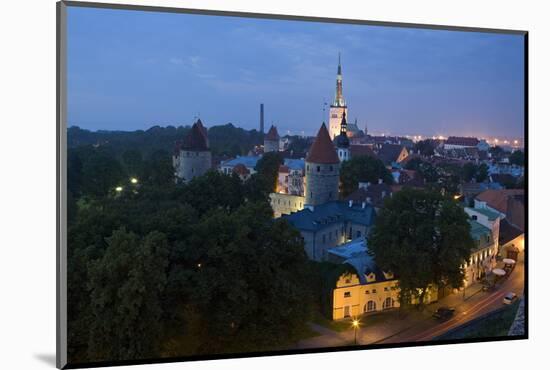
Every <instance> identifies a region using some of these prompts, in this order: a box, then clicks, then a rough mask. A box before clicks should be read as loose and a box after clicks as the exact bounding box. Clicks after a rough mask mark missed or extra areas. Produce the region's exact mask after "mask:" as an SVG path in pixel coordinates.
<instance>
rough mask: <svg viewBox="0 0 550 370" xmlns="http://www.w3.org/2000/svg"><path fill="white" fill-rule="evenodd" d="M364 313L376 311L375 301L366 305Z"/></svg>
mask: <svg viewBox="0 0 550 370" xmlns="http://www.w3.org/2000/svg"><path fill="white" fill-rule="evenodd" d="M364 311H365V312H372V311H376V302H375V301H368V302H367V304H366V305H365V309H364Z"/></svg>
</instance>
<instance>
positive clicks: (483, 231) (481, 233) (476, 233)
mask: <svg viewBox="0 0 550 370" xmlns="http://www.w3.org/2000/svg"><path fill="white" fill-rule="evenodd" d="M468 222H469V223H470V236H471V237H472V239H474V240H482V238H483V237H486V236H491V230H490V229H489V228H488V227H485V226H483V225H482V224H480V223H479V222H476V221H474V220H468ZM485 245H486V243H482V244H481V245H480V247H483V246H485Z"/></svg>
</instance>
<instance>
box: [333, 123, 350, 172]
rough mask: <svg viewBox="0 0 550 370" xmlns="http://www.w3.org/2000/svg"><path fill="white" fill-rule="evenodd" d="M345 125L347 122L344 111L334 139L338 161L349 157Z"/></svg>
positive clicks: (346, 159)
mask: <svg viewBox="0 0 550 370" xmlns="http://www.w3.org/2000/svg"><path fill="white" fill-rule="evenodd" d="M347 127H348V124H347V122H346V113H345V112H344V115H343V116H342V123H341V124H340V135H338V136H336V139H334V143H335V144H336V150H337V151H338V158H339V159H340V162H344V161H348V160H349V159H350V150H349V139H348V134H347Z"/></svg>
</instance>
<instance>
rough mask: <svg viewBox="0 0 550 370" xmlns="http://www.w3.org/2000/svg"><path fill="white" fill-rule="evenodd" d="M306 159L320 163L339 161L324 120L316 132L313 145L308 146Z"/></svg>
mask: <svg viewBox="0 0 550 370" xmlns="http://www.w3.org/2000/svg"><path fill="white" fill-rule="evenodd" d="M306 161H307V162H310V163H321V164H330V163H334V164H336V163H340V159H338V154H336V149H335V148H334V144H333V143H332V140H330V135H329V133H328V130H327V126H325V123H324V122H323V124H322V125H321V128H320V129H319V132H318V133H317V137H316V138H315V141H314V142H313V145H311V148H309V152H308V153H307V158H306Z"/></svg>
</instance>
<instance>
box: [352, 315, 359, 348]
mask: <svg viewBox="0 0 550 370" xmlns="http://www.w3.org/2000/svg"><path fill="white" fill-rule="evenodd" d="M352 324H353V331H354V334H355V344H357V328H359V320H357V319H354V320H353V321H352Z"/></svg>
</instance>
